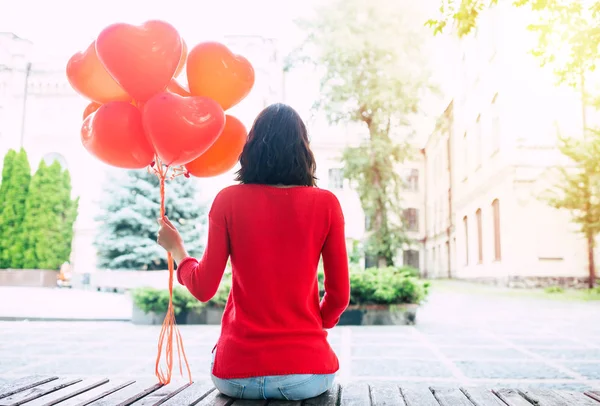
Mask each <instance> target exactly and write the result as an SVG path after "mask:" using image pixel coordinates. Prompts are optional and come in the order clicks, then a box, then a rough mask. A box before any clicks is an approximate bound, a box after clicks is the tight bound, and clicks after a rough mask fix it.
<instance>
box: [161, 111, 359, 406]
mask: <svg viewBox="0 0 600 406" xmlns="http://www.w3.org/2000/svg"><path fill="white" fill-rule="evenodd" d="M240 164H241V169H240V170H239V172H238V174H237V175H238V176H237V180H238V181H239V182H240V183H241V184H240V185H237V186H232V187H229V188H226V189H224V190H223V191H221V192H220V193H219V194H218V196H217V197H216V199H215V201H214V203H213V205H212V208H211V210H210V213H209V227H208V244H207V246H206V251H205V252H204V255H203V257H202V259H201V260H200V261H198V260H197V259H195V258H190V257H189V256H188V254H187V252H186V251H185V248H184V244H183V241H182V239H181V237H180V235H179V233H178V232H177V230H176V228H175V226H174V225H173V224H172V223H171V222H170V221H169V220H168V219H166V220H165V221H164V222H161V228H160V231H159V236H158V243H159V244H160V245H161V246H162V247H164V248H165V249H166V250H168V251H170V252H171V253H172V254H173V257H174V258H175V261H176V262H177V264H178V269H177V280H178V281H179V283H181V284H182V285H185V286H186V287H187V288H188V289H189V291H190V292H191V293H192V294H193V295H194V296H195V297H196V298H198V300H200V301H202V302H206V301H208V300H210V299H211V298H212V297H213V296H214V294H215V293H216V291H217V288H218V287H219V283H220V281H221V278H222V276H223V272H224V270H225V266H226V264H227V260H228V258H231V265H232V277H233V280H232V288H231V293H230V295H229V299H228V301H227V305H226V307H225V312H224V314H223V320H222V323H221V336H220V338H219V340H218V343H217V345H216V347H215V348H214V349H213V364H212V379H213V382H214V384H215V386H216V387H217V389H218V390H219V391H220V392H222V393H223V394H225V395H228V396H230V397H233V398H241V399H280V400H303V399H307V398H311V397H314V396H318V395H320V394H322V393H324V392H326V391H327V390H329V389H330V388H331V387H332V385H333V379H334V375H335V373H336V372H337V370H338V369H339V362H338V359H337V357H336V355H335V353H334V352H333V350H332V349H331V347H330V346H329V343H328V342H327V332H326V329H330V328H333V327H334V326H335V325H336V324H337V322H338V321H339V318H340V315H341V314H342V312H343V311H344V310H345V309H346V307H347V306H348V302H349V297H350V283H349V276H348V257H347V254H346V241H345V236H344V218H343V214H342V210H341V207H340V204H339V202H338V200H337V199H336V197H335V196H334V195H333V194H332V193H330V192H327V191H324V190H321V189H318V188H316V187H315V179H316V178H315V169H316V164H315V159H314V157H313V154H312V152H311V150H310V147H309V142H308V135H307V132H306V127H305V126H304V123H303V122H302V120H301V118H300V116H299V115H298V113H296V111H294V110H293V109H292V108H291V107H289V106H286V105H283V104H276V105H272V106H270V107H268V108H266V109H265V110H264V111H263V112H262V113H261V114H260V115H259V116H258V117H257V119H256V121H255V122H254V125H253V127H252V129H251V131H250V133H249V134H248V141H247V143H246V146H245V147H244V150H243V152H242V154H241V156H240ZM321 256H322V257H323V265H324V270H325V295H324V297H323V299H322V300H321V301H319V287H318V283H317V267H318V264H319V259H320V257H321Z"/></svg>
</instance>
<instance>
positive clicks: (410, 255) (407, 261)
mask: <svg viewBox="0 0 600 406" xmlns="http://www.w3.org/2000/svg"><path fill="white" fill-rule="evenodd" d="M402 256H403V264H404V266H410V267H411V268H415V269H419V251H417V250H406V251H404V252H403V253H402Z"/></svg>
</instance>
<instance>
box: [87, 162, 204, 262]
mask: <svg viewBox="0 0 600 406" xmlns="http://www.w3.org/2000/svg"><path fill="white" fill-rule="evenodd" d="M193 182H194V181H193V180H190V179H186V178H184V177H178V178H175V179H174V180H171V181H167V185H166V213H167V216H168V217H169V219H170V220H171V221H172V222H173V223H174V224H175V225H176V226H177V228H178V230H179V232H180V233H181V235H182V237H183V240H184V241H185V244H186V248H187V250H188V252H189V253H190V255H199V254H200V253H201V252H202V248H203V245H202V241H201V237H202V232H201V231H200V230H199V228H198V227H197V225H199V224H200V222H203V217H204V214H205V208H204V206H203V205H202V204H200V203H199V202H198V201H197V199H196V195H197V189H196V187H195V184H194V183H193ZM104 196H105V199H104V200H103V202H102V203H101V207H102V214H101V215H100V216H99V217H98V218H97V219H96V220H97V221H99V222H101V225H100V228H99V232H98V235H97V237H96V248H97V250H98V265H99V267H101V268H105V269H132V270H140V269H143V270H164V269H167V262H166V254H165V252H164V250H163V249H162V248H161V247H159V246H158V244H157V243H156V232H157V230H158V224H157V222H156V219H157V218H158V217H159V212H160V191H159V182H158V178H157V177H156V176H155V175H154V174H151V173H148V172H147V171H128V172H127V173H126V175H125V176H123V177H122V178H120V179H112V180H111V182H110V183H109V184H108V185H107V187H106V188H105V191H104Z"/></svg>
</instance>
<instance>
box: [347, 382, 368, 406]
mask: <svg viewBox="0 0 600 406" xmlns="http://www.w3.org/2000/svg"><path fill="white" fill-rule="evenodd" d="M340 398H341V399H340V406H365V405H369V404H371V396H370V393H369V385H367V384H366V383H362V382H351V383H349V384H347V385H344V386H343V387H342V393H341V396H340Z"/></svg>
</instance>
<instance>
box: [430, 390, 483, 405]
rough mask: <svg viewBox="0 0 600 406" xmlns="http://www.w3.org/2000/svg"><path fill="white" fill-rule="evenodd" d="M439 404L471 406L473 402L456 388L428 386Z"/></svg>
mask: <svg viewBox="0 0 600 406" xmlns="http://www.w3.org/2000/svg"><path fill="white" fill-rule="evenodd" d="M430 390H431V393H433V396H434V397H435V398H436V399H437V401H438V403H439V404H440V405H441V406H473V403H471V401H470V400H469V398H467V397H466V396H465V394H464V393H463V392H462V391H461V390H460V389H458V388H436V387H433V388H430Z"/></svg>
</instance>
